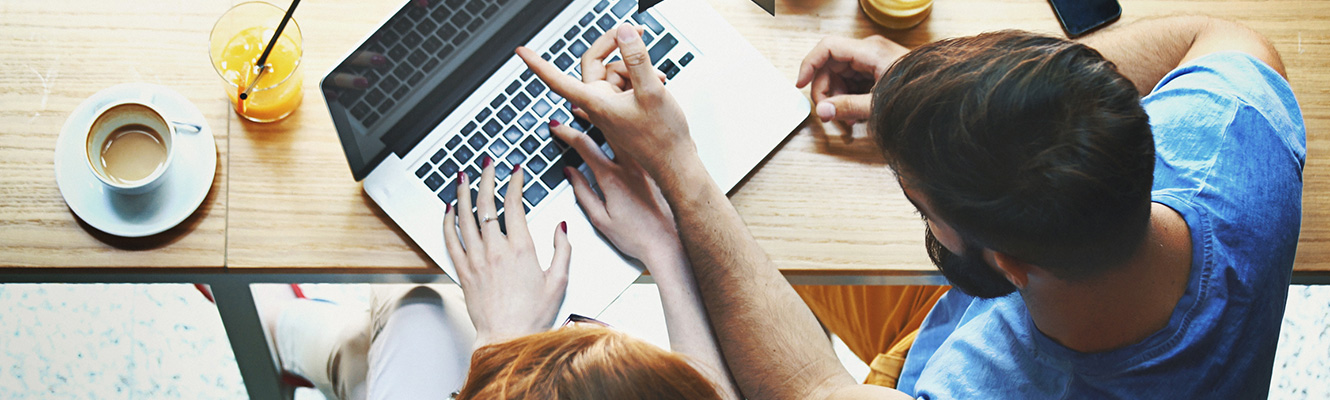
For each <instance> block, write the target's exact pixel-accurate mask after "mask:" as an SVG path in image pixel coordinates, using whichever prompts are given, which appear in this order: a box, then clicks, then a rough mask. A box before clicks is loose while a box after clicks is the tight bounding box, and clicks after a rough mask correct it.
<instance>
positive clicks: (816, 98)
mask: <svg viewBox="0 0 1330 400" xmlns="http://www.w3.org/2000/svg"><path fill="white" fill-rule="evenodd" d="M808 94H809V95H812V96H813V103H814V104H816V103H821V102H822V100H826V99H827V97H830V96H831V73H830V72H828V71H817V73H816V74H814V75H813V86H812V87H811V88H809V89H808Z"/></svg>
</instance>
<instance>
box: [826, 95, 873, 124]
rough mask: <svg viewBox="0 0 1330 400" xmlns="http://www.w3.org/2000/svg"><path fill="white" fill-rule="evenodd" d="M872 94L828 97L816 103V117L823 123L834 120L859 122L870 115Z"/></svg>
mask: <svg viewBox="0 0 1330 400" xmlns="http://www.w3.org/2000/svg"><path fill="white" fill-rule="evenodd" d="M872 104H873V95H872V94H844V95H839V96H831V97H828V98H826V99H824V100H822V101H821V102H818V103H817V116H818V118H821V119H822V121H823V122H826V121H831V120H836V121H844V122H850V123H854V122H859V121H864V120H867V119H868V117H869V116H870V115H871V114H872Z"/></svg>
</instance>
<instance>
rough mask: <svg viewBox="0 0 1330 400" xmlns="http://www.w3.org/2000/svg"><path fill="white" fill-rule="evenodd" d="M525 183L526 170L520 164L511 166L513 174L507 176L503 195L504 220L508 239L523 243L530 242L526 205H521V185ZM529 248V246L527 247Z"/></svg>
mask: <svg viewBox="0 0 1330 400" xmlns="http://www.w3.org/2000/svg"><path fill="white" fill-rule="evenodd" d="M525 184H526V172H525V171H524V168H522V164H517V165H514V166H513V174H512V176H511V177H509V178H508V193H506V194H505V195H504V197H503V206H504V208H506V209H507V210H506V211H504V212H506V213H508V216H507V217H504V220H505V221H504V222H505V223H506V224H508V240H510V241H513V242H514V243H520V244H523V245H530V244H531V231H529V230H527V229H528V228H527V226H526V207H525V206H523V205H522V187H523V185H525ZM528 248H530V247H528Z"/></svg>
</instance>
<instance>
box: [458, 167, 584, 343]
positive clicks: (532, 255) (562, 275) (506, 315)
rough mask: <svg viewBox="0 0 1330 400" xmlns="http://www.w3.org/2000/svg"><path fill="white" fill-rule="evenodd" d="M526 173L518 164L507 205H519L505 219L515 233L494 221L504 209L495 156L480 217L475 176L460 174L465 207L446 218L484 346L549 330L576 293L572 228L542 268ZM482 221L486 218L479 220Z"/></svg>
mask: <svg viewBox="0 0 1330 400" xmlns="http://www.w3.org/2000/svg"><path fill="white" fill-rule="evenodd" d="M524 175H525V174H524V173H523V172H522V166H521V165H516V166H514V167H513V173H512V177H511V178H509V179H510V181H509V183H508V193H507V194H506V195H505V196H504V204H511V205H514V206H513V207H510V208H508V211H507V213H508V215H507V216H506V217H505V218H504V219H505V220H506V222H507V228H508V234H507V235H504V234H503V232H502V231H501V230H500V229H499V220H497V219H495V218H494V217H496V216H497V215H498V212H497V211H498V210H496V209H495V205H494V196H493V195H492V194H493V193H494V166H493V165H492V163H491V162H490V159H489V157H486V158H485V169H484V171H483V172H482V173H481V174H480V186H479V188H478V189H479V191H480V195H479V196H477V197H478V198H479V200H478V201H479V204H477V205H476V214H475V215H472V214H471V193H468V192H470V186H469V184H470V182H469V179H468V178H467V176H466V174H465V173H459V176H458V179H459V182H460V183H459V184H458V185H457V207H455V208H454V207H452V206H451V205H449V208H448V212H447V213H446V214H444V217H443V239H444V242H445V243H446V244H447V246H448V256H449V257H450V258H452V260H453V265H454V266H456V268H457V281H458V284H460V285H461V286H462V292H463V293H465V295H466V309H467V313H468V314H470V315H471V322H472V323H474V324H475V325H476V347H481V346H484V345H487V344H491V343H499V342H503V341H506V340H509V339H513V338H516V337H519V336H525V335H529V334H533V333H538V332H544V331H545V330H548V329H549V328H550V327H552V326H553V325H554V317H555V316H556V314H557V313H558V312H559V307H560V306H561V305H562V304H563V298H564V292H565V291H566V290H567V288H568V260H569V258H570V257H571V256H572V247H570V246H569V245H568V235H567V229H568V228H567V224H565V223H560V224H559V226H558V227H557V228H555V230H556V231H555V232H554V258H553V260H552V261H551V262H550V268H549V269H548V270H543V271H542V270H541V269H540V265H539V261H537V260H536V249H535V245H534V244H533V243H532V242H531V233H530V231H529V230H527V225H526V211H525V209H524V208H523V207H522V206H521V204H522V186H523V183H524V181H525V177H524ZM458 210H460V211H458ZM459 214H460V217H459ZM477 216H479V217H480V218H481V221H479V222H477V221H476V218H477ZM477 225H479V226H477ZM459 233H460V235H461V237H460V238H459V237H458V235H459Z"/></svg>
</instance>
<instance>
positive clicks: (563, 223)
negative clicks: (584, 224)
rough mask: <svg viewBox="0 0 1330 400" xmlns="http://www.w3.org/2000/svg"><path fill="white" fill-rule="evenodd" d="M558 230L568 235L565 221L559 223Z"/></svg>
mask: <svg viewBox="0 0 1330 400" xmlns="http://www.w3.org/2000/svg"><path fill="white" fill-rule="evenodd" d="M559 230H561V231H563V233H568V222H567V221H564V222H560V223H559Z"/></svg>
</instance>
